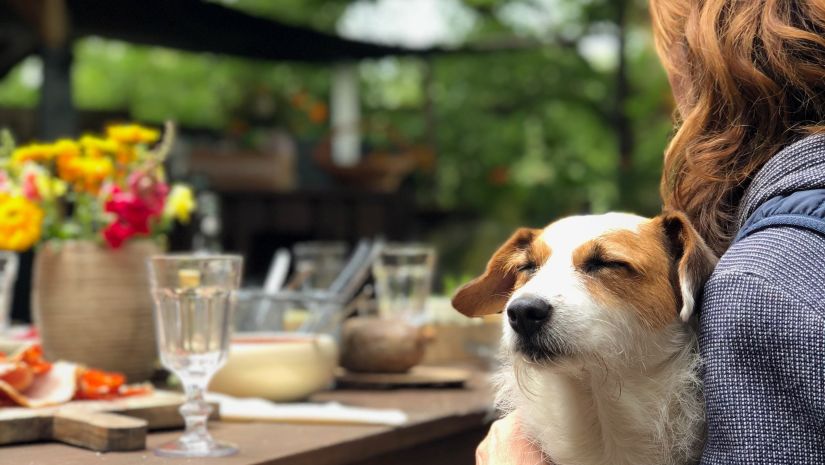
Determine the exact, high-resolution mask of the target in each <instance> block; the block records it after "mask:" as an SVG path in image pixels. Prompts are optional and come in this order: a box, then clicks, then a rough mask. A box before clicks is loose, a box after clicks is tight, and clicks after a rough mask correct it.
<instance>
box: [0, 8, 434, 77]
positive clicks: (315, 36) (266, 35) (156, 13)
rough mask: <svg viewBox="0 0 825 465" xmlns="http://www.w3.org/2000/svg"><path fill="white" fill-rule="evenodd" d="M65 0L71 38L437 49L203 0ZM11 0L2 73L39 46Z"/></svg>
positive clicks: (301, 49)
mask: <svg viewBox="0 0 825 465" xmlns="http://www.w3.org/2000/svg"><path fill="white" fill-rule="evenodd" d="M65 1H66V4H67V7H68V10H69V16H70V18H71V26H70V28H71V29H70V30H71V34H72V37H73V38H82V37H88V36H97V37H103V38H108V39H116V40H123V41H126V42H130V43H135V44H143V45H155V46H162V47H169V48H174V49H180V50H187V51H191V52H211V53H218V54H226V55H234V56H239V57H245V58H252V59H260V60H276V61H299V62H316V63H317V62H334V61H345V60H358V59H367V58H380V57H385V56H390V55H423V54H431V53H436V52H438V51H439V50H437V49H426V50H413V49H406V48H401V47H393V46H384V45H378V44H373V43H367V42H361V41H356V40H350V39H345V38H342V37H338V36H336V35H332V34H327V33H324V32H320V31H316V30H313V29H310V28H306V27H300V26H294V25H289V24H285V23H281V22H278V21H274V20H271V19H266V18H261V17H257V16H253V15H250V14H247V13H244V12H242V11H239V10H236V9H233V8H229V7H225V6H222V5H220V4H217V3H210V2H205V1H202V0H117V1H113V0H65ZM14 3H17V4H18V5H19V4H21V3H25V2H19V1H16V0H0V29H3V30H4V31H5V33H0V76H2V75H4V74H5V73H6V72H8V70H9V69H11V67H12V66H13V65H14V64H16V63H17V62H18V61H19V60H21V59H22V58H24V57H25V56H26V55H29V54H31V53H34V52H35V51H36V49H37V41H36V40H34V38H35V37H36V35H35V33H34V31H33V28H32V27H30V25H28V24H27V23H26V22H25V21H23V19H22V18H21V17H20V16H19V15H18V14H16V10H17V9H15V8H13V7H11V6H12V4H14ZM26 7H30V5H27V6H26ZM18 9H19V6H18Z"/></svg>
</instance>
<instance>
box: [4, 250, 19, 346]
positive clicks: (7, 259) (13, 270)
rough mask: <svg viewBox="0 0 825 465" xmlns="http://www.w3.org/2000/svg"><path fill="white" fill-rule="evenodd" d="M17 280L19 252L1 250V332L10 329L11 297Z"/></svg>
mask: <svg viewBox="0 0 825 465" xmlns="http://www.w3.org/2000/svg"><path fill="white" fill-rule="evenodd" d="M16 280H17V254H15V253H14V252H5V251H0V334H1V333H3V332H4V331H6V330H7V329H9V323H10V321H11V298H12V294H14V282H15V281H16Z"/></svg>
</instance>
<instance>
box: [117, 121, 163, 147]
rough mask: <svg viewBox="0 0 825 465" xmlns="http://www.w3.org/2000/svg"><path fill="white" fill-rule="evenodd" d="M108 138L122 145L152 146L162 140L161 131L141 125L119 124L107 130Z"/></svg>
mask: <svg viewBox="0 0 825 465" xmlns="http://www.w3.org/2000/svg"><path fill="white" fill-rule="evenodd" d="M106 137H108V138H109V139H112V140H114V141H117V142H120V143H122V144H151V143H153V142H157V140H158V139H160V131H158V130H157V129H152V128H147V127H145V126H141V125H139V124H118V125H114V126H109V127H108V128H106Z"/></svg>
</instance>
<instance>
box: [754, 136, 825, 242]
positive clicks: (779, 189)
mask: <svg viewBox="0 0 825 465" xmlns="http://www.w3.org/2000/svg"><path fill="white" fill-rule="evenodd" d="M819 188H825V134H815V135H812V136H808V137H805V138H804V139H801V140H799V141H796V142H794V143H793V144H791V145H789V146H787V147H785V148H784V149H782V150H780V151H779V152H777V154H776V155H774V156H773V158H771V159H770V160H769V161H768V162H767V163H766V164H765V166H763V167H762V169H761V170H759V172H758V173H757V174H756V176H755V177H754V178H753V181H752V182H751V184H750V187H748V189H747V191H745V195H744V196H743V198H742V202H741V203H740V205H741V206H740V209H739V215H738V227H739V228H740V229H741V227H742V226H743V225H744V224H745V221H746V220H747V219H748V217H749V216H751V215H752V214H753V212H754V211H756V209H757V208H759V206H760V205H762V204H763V203H765V202H766V201H767V200H769V199H771V198H773V197H776V196H780V195H790V194H792V193H794V192H798V191H804V190H810V189H819Z"/></svg>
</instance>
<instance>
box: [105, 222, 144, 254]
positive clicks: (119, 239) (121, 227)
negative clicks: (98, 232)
mask: <svg viewBox="0 0 825 465" xmlns="http://www.w3.org/2000/svg"><path fill="white" fill-rule="evenodd" d="M135 234H137V231H135V230H134V228H131V227H130V226H129V225H128V224H126V223H121V222H120V221H115V222H114V223H112V224H110V225H109V226H106V228H104V229H103V238H104V239H106V242H108V243H109V245H110V246H111V247H112V248H113V249H118V248H120V246H122V245H123V243H124V242H126V240H127V239H129V238H130V237H132V236H134V235H135Z"/></svg>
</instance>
